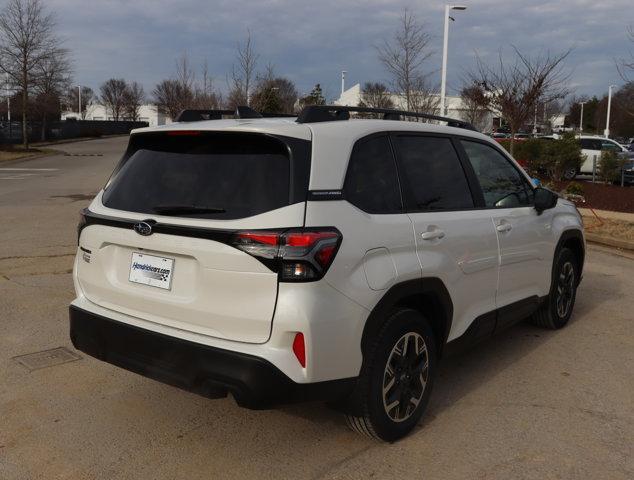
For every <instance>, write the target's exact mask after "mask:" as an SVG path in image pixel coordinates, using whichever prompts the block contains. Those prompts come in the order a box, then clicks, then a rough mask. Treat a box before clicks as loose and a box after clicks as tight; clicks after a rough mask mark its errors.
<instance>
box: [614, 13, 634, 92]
mask: <svg viewBox="0 0 634 480" xmlns="http://www.w3.org/2000/svg"><path fill="white" fill-rule="evenodd" d="M627 38H628V39H629V40H630V42H632V43H634V25H630V26H629V27H627ZM616 68H617V70H618V71H619V74H620V75H621V78H623V80H625V81H626V82H629V81H631V77H630V76H629V75H630V72H632V71H634V53H632V52H631V51H630V56H629V58H621V59H620V60H617V62H616Z"/></svg>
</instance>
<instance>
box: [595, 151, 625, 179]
mask: <svg viewBox="0 0 634 480" xmlns="http://www.w3.org/2000/svg"><path fill="white" fill-rule="evenodd" d="M625 161H626V159H625V157H623V156H621V155H619V154H618V153H617V152H615V151H613V150H604V151H603V152H601V158H600V159H599V165H598V171H599V178H600V179H601V180H603V181H604V182H608V183H616V182H620V181H621V170H623V167H624V166H625Z"/></svg>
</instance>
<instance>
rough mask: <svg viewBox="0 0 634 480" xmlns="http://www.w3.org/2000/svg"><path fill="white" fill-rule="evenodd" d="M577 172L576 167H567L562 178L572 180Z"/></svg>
mask: <svg viewBox="0 0 634 480" xmlns="http://www.w3.org/2000/svg"><path fill="white" fill-rule="evenodd" d="M578 174H579V172H578V171H577V169H576V168H569V169H567V170H565V171H564V175H563V176H564V180H574V178H575V177H576V176H577V175H578Z"/></svg>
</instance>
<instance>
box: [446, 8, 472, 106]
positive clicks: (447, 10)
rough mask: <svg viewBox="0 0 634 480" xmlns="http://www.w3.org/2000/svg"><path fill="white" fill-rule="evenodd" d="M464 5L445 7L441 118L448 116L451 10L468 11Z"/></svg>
mask: <svg viewBox="0 0 634 480" xmlns="http://www.w3.org/2000/svg"><path fill="white" fill-rule="evenodd" d="M466 9H467V7H465V6H464V5H445V33H444V36H443V42H442V70H441V72H440V116H441V117H442V116H445V115H446V114H447V105H446V102H445V92H446V90H447V46H448V44H449V20H452V21H453V18H452V17H450V16H449V11H450V10H466Z"/></svg>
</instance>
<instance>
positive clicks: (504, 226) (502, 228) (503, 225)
mask: <svg viewBox="0 0 634 480" xmlns="http://www.w3.org/2000/svg"><path fill="white" fill-rule="evenodd" d="M495 229H496V230H497V231H498V232H509V231H511V230H512V229H513V225H511V224H510V223H509V222H507V221H504V220H503V221H502V222H500V223H499V224H498V226H497V227H495Z"/></svg>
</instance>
